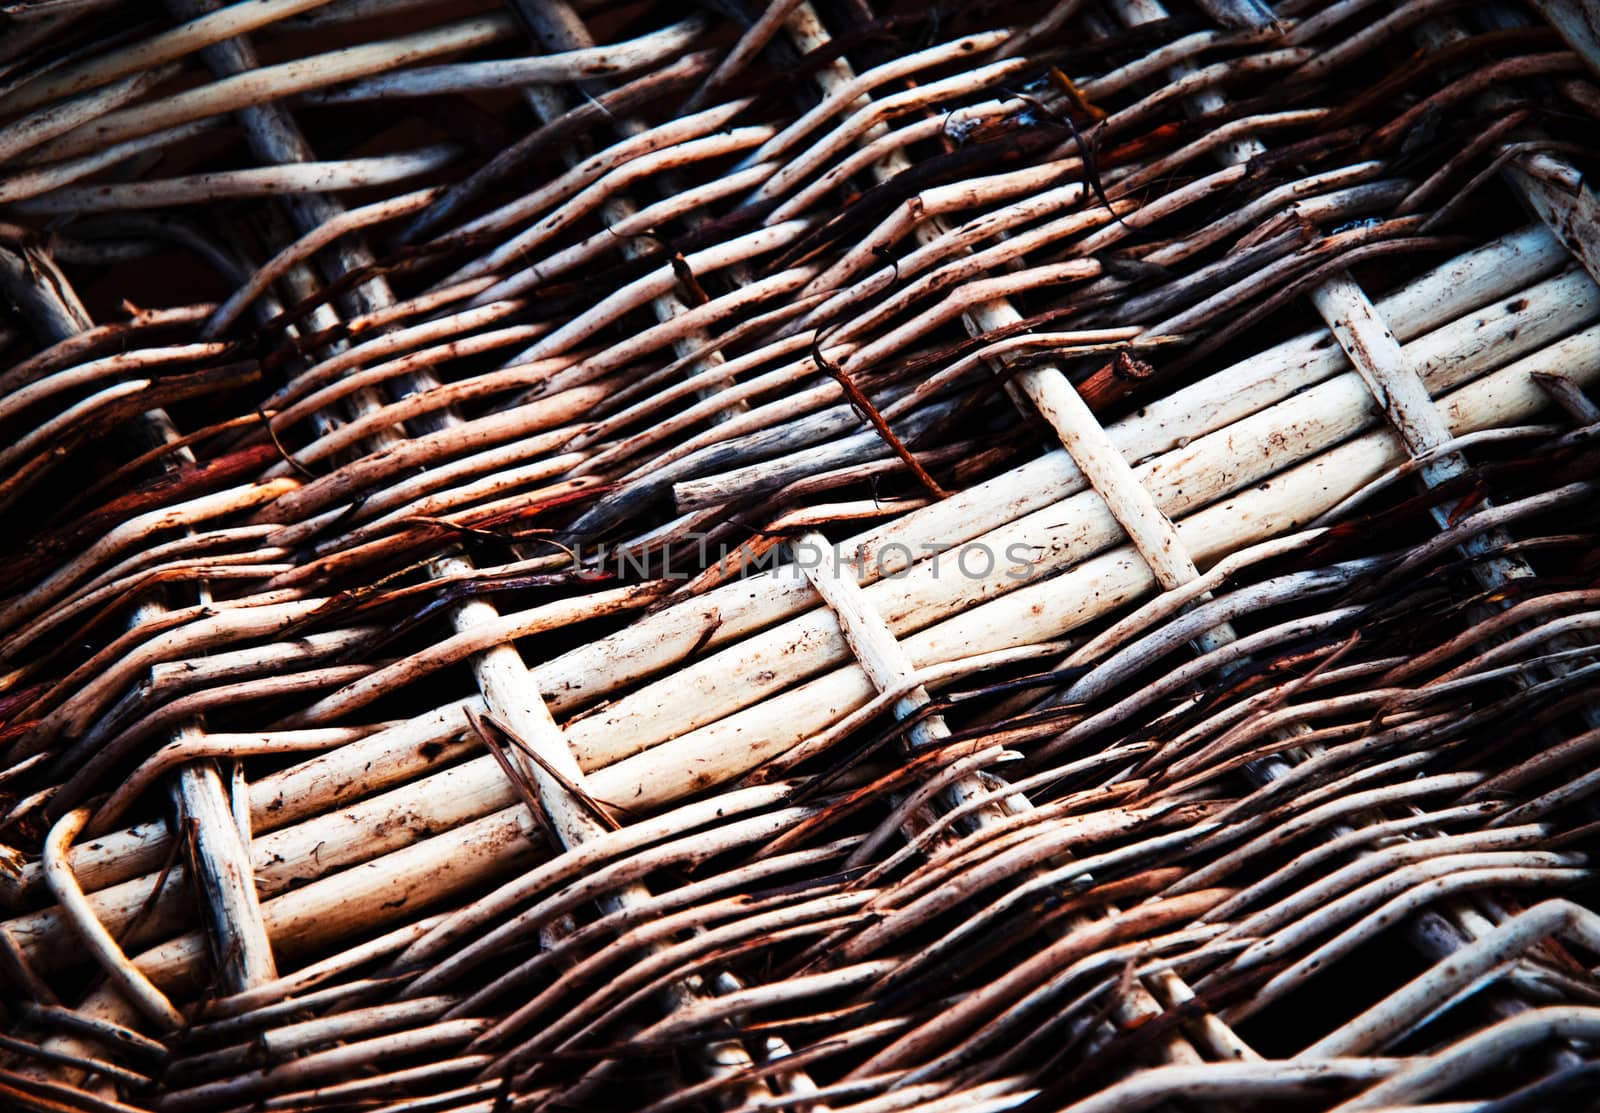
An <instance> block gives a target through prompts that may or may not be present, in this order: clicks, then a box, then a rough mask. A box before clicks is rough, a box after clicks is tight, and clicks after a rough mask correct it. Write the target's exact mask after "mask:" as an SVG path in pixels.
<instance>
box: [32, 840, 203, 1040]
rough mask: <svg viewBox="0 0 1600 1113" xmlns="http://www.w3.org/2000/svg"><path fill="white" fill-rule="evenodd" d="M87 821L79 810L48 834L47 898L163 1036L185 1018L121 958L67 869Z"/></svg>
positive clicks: (136, 969)
mask: <svg viewBox="0 0 1600 1113" xmlns="http://www.w3.org/2000/svg"><path fill="white" fill-rule="evenodd" d="M88 819H89V811H88V809H87V808H79V809H78V810H77V811H74V812H69V813H67V814H66V815H64V816H62V817H61V819H60V820H58V821H57V822H56V825H55V826H54V827H52V828H50V834H49V835H48V836H47V837H46V839H45V843H44V849H43V850H42V851H41V857H42V859H43V861H44V877H45V881H46V882H47V883H48V884H49V886H50V892H51V893H52V894H54V896H55V898H56V900H57V901H59V902H60V906H61V909H62V910H63V912H65V913H66V916H67V922H68V923H69V924H70V925H71V926H72V930H73V931H74V932H75V933H76V934H77V937H78V940H79V942H81V943H82V944H83V946H84V947H86V948H87V949H88V951H89V953H90V955H91V956H93V958H94V959H95V961H96V962H98V963H99V964H100V968H101V969H102V970H104V971H105V972H106V975H107V977H109V978H110V979H111V981H112V984H114V985H116V986H117V987H118V988H119V989H121V990H122V992H123V993H125V994H126V995H127V998H128V1000H129V1001H131V1002H133V1004H134V1005H135V1006H136V1007H137V1008H138V1009H139V1011H140V1012H142V1013H143V1014H144V1015H145V1017H146V1018H148V1019H149V1020H150V1021H151V1022H153V1023H154V1024H156V1025H157V1026H158V1027H159V1028H161V1029H162V1030H172V1029H177V1028H181V1027H183V1014H182V1013H180V1012H178V1010H177V1009H175V1008H173V1007H172V1002H171V1001H169V1000H167V996H166V994H164V993H162V992H161V991H160V990H159V989H157V988H156V987H155V986H154V985H153V984H151V982H150V979H148V978H147V977H145V976H144V974H143V973H141V972H140V970H139V968H138V967H137V966H135V965H134V964H133V963H131V962H129V961H128V956H127V955H125V954H123V953H122V948H121V947H119V946H117V941H116V940H115V939H113V938H112V937H111V933H110V932H108V931H107V930H106V929H105V925H104V924H102V923H101V922H100V920H99V919H98V918H97V917H96V916H95V913H94V909H93V908H91V907H90V905H89V902H88V901H87V900H86V899H85V898H84V895H83V890H82V889H80V888H78V882H77V879H76V878H74V877H73V876H72V869H71V867H69V866H68V865H67V864H66V849H67V847H69V846H70V845H72V840H73V838H75V837H76V836H77V834H78V832H79V831H81V830H83V825H84V824H85V823H86V822H88Z"/></svg>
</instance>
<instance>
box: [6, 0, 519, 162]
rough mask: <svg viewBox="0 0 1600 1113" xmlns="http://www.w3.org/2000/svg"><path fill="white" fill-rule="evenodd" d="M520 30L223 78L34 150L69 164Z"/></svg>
mask: <svg viewBox="0 0 1600 1113" xmlns="http://www.w3.org/2000/svg"><path fill="white" fill-rule="evenodd" d="M516 32H517V29H516V21H515V20H513V19H512V18H511V17H510V16H508V15H490V16H480V17H478V18H475V19H465V20H461V21H460V22H457V23H453V24H449V25H447V26H444V27H434V28H430V29H429V30H426V31H418V32H416V33H414V34H411V35H402V36H400V37H399V38H395V39H390V40H388V41H386V42H379V43H369V44H367V45H364V46H352V47H346V48H344V49H342V50H333V51H328V52H327V53H324V54H313V55H309V56H307V57H304V58H297V59H295V60H294V61H292V62H280V63H278V64H277V65H272V66H261V67H260V68H258V69H255V70H251V71H249V72H247V73H241V74H238V75H236V76H233V77H225V78H223V79H221V80H220V81H214V82H212V83H211V84H209V85H202V86H200V87H199V88H197V89H189V90H186V91H184V92H181V93H178V94H176V95H174V96H170V97H167V98H166V99H164V100H162V101H160V102H157V103H154V104H148V105H138V106H135V107H132V108H125V109H121V110H119V111H114V112H110V113H107V114H105V115H104V116H102V117H101V118H100V119H99V120H96V121H92V122H89V123H81V122H77V121H75V122H77V123H78V126H76V127H75V128H74V129H73V130H72V131H71V132H69V133H67V134H66V135H62V136H61V138H59V139H57V140H55V141H54V142H52V143H50V144H48V145H47V146H46V147H44V148H43V149H41V150H37V151H36V152H35V157H36V158H48V159H63V158H70V157H72V156H74V155H81V154H83V153H85V152H86V151H90V150H93V149H95V148H97V147H104V146H107V145H109V144H112V143H120V142H122V141H123V140H125V139H134V138H137V137H139V136H141V135H149V134H150V133H152V132H156V131H160V130H162V129H164V128H169V127H172V126H174V125H176V124H184V123H188V122H189V121H191V120H199V119H204V118H206V117H209V116H220V115H223V114H224V113H228V112H233V111H236V110H238V109H240V108H248V107H251V106H253V105H259V104H264V103H268V102H270V101H274V100H280V99H282V98H284V97H290V96H294V95H295V94H297V93H302V92H307V91H309V90H312V89H321V88H326V87H327V86H329V85H337V84H339V83H340V82H341V81H350V80H352V79H354V78H357V77H364V76H366V75H368V74H372V73H378V72H382V71H383V70H386V69H389V68H390V67H392V66H396V65H403V64H405V63H407V62H411V61H417V60H419V59H422V58H428V57H432V56H435V55H439V54H450V53H454V52H456V51H461V50H472V49H474V48H476V47H480V46H486V45H487V44H489V43H492V42H495V41H497V40H499V39H503V38H507V37H509V36H511V35H514V34H516ZM157 72H158V73H159V72H160V71H157ZM145 76H147V75H140V76H139V77H136V78H133V79H130V80H134V81H138V80H140V78H142V77H145ZM130 95H131V94H130ZM97 115H98V113H97ZM49 134H52V135H59V134H60V131H59V129H58V130H55V131H51V132H49ZM31 142H37V140H32V141H30V145H31ZM5 150H6V148H4V147H0V152H4V151H5ZM0 157H3V155H0Z"/></svg>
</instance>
